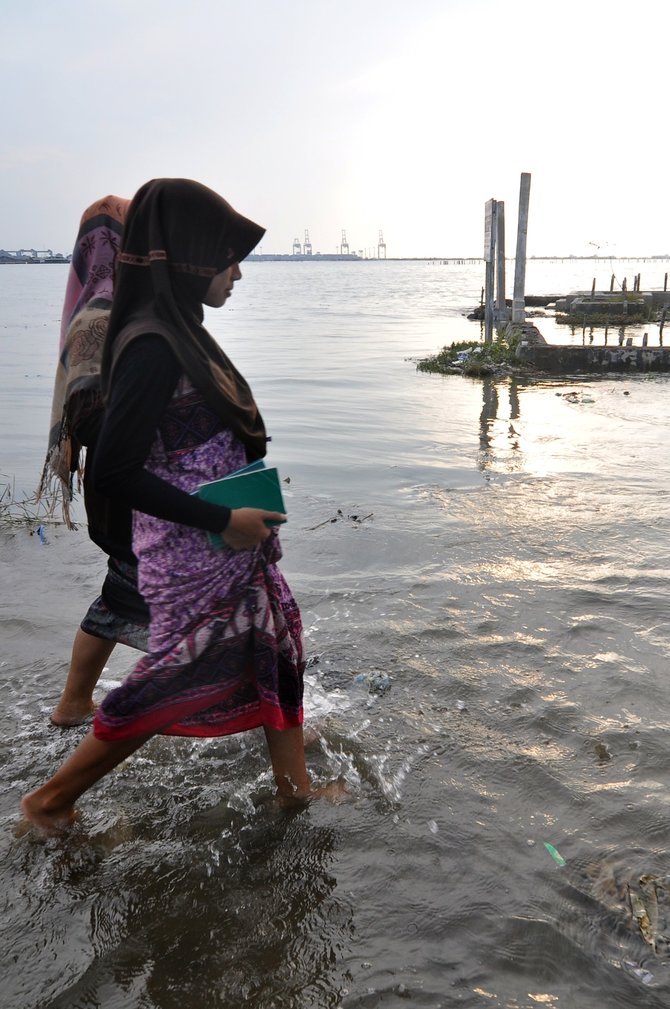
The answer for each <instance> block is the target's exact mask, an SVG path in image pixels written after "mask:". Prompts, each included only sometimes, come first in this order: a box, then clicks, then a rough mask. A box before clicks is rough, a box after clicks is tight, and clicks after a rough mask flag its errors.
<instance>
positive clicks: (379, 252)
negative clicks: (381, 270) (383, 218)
mask: <svg viewBox="0 0 670 1009" xmlns="http://www.w3.org/2000/svg"><path fill="white" fill-rule="evenodd" d="M382 252H383V253H384V255H383V256H382ZM377 259H386V242H385V241H384V232H383V231H382V230H381V228H380V230H379V241H378V242H377Z"/></svg>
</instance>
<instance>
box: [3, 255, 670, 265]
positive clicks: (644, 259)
mask: <svg viewBox="0 0 670 1009" xmlns="http://www.w3.org/2000/svg"><path fill="white" fill-rule="evenodd" d="M506 260H507V262H512V263H513V262H514V256H507V257H506ZM571 260H574V261H575V262H601V263H610V262H618V261H624V262H627V263H631V262H635V263H664V262H665V263H667V262H670V253H667V254H665V255H661V256H658V255H656V256H574V255H568V256H529V257H528V262H545V263H567V262H570V261H571ZM70 262H71V257H68V258H65V257H60V256H54V257H53V258H50V259H32V258H28V257H26V258H23V259H14V258H11V257H1V258H0V266H69V265H70ZM245 262H251V263H451V264H463V265H465V264H468V263H471V264H475V263H483V262H484V259H483V257H481V256H480V257H478V256H384V257H382V258H378V257H376V256H370V257H369V258H366V257H365V256H354V255H350V256H341V255H338V254H337V253H333V254H332V255H328V254H327V253H323V254H322V253H315V254H314V255H312V256H302V255H301V256H295V255H291V254H289V253H286V254H283V253H277V254H274V253H267V254H263V253H260V254H256V255H254V254H253V253H252V254H251V255H250V256H247V258H246V260H245Z"/></svg>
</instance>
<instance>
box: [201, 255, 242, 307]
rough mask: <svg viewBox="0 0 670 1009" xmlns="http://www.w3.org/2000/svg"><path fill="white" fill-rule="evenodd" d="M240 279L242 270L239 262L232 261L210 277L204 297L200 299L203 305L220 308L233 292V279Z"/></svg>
mask: <svg viewBox="0 0 670 1009" xmlns="http://www.w3.org/2000/svg"><path fill="white" fill-rule="evenodd" d="M241 279H242V271H241V270H240V264H239V263H233V265H232V266H229V267H228V269H227V270H224V271H223V273H217V275H216V276H215V277H212V280H211V282H210V285H209V287H208V288H207V291H206V292H205V297H204V298H203V299H202V302H203V305H207V306H208V307H209V308H221V306H222V305H223V303H224V302H226V301H227V300H228V298H229V297H230V296H231V294H232V293H233V284H234V283H235V281H236V280H241Z"/></svg>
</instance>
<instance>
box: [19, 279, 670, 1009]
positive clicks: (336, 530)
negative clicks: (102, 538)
mask: <svg viewBox="0 0 670 1009" xmlns="http://www.w3.org/2000/svg"><path fill="white" fill-rule="evenodd" d="M617 265H620V264H617ZM532 269H535V270H536V275H535V277H534V276H533V273H532ZM661 269H662V267H660V266H659V265H658V264H653V265H649V266H647V265H645V264H637V265H636V264H631V266H630V269H629V270H628V277H629V286H630V278H631V277H632V276H633V273H634V272H639V271H640V270H642V271H643V274H644V271H646V270H649V271H650V274H651V273H652V271H659V276H658V277H654V276H653V275H651V276H650V278H649V283H650V284H652V285H653V286H662V283H663V276H662V274H661V273H660V270H661ZM592 270H593V264H574V263H565V264H532V263H531V264H529V280H528V289H529V290H531V291H533V292H536V293H545V292H551V293H553V292H559V293H561V292H562V291H563V290H568V289H571V288H574V287H590V284H591V279H592ZM584 271H588V274H586V273H585V272H584ZM480 273H481V270H480V268H479V267H476V266H472V265H460V266H459V265H442V264H433V263H393V262H388V263H374V262H371V263H352V264H348V263H347V264H329V263H323V264H319V263H313V264H290V263H289V264H284V263H269V264H254V263H252V264H249V265H248V266H247V268H246V270H245V278H244V280H243V282H242V283H241V284H240V285H239V288H238V289H237V290H236V292H235V295H234V298H233V299H232V301H231V302H230V303H229V307H227V308H226V309H225V310H224V311H223V312H222V313H219V314H218V315H215V314H214V313H212V315H211V316H210V318H209V323H210V325H211V327H212V330H213V331H214V332H215V333H216V335H217V336H218V338H220V339H221V341H222V342H223V343H224V345H225V346H226V348H227V350H228V351H229V353H230V354H231V356H232V357H233V359H234V360H235V362H236V363H237V364H238V365H239V366H240V368H241V370H242V371H243V372H244V373H245V374H246V375H247V376H248V378H249V379H250V381H251V384H252V387H253V389H254V392H255V394H256V398H257V400H258V402H259V404H260V405H261V409H262V410H263V413H264V415H265V418H266V422H267V425H268V428H269V430H270V432H271V434H272V437H273V442H272V458H273V459H274V461H275V462H276V463H277V464H278V465H279V466H280V468H281V470H282V473H283V474H284V476H287V477H290V484H288V485H287V488H286V489H287V495H286V497H287V506H288V510H289V514H290V522H289V523H288V525H287V527H286V530H285V531H284V533H283V536H282V538H283V543H284V553H285V558H284V562H283V568H284V571H285V573H286V574H287V576H288V578H289V580H290V582H291V584H292V587H293V588H294V590H295V592H296V595H297V596H298V598H299V600H300V603H301V606H302V609H303V614H304V620H305V626H306V633H307V642H308V651H309V654H310V656H311V660H312V661H311V665H310V668H309V670H308V677H307V696H306V710H307V721H308V724H309V726H310V727H311V729H312V730H313V732H312V733H311V737H312V743H311V746H310V754H309V760H310V765H311V766H312V768H313V771H314V774H315V777H316V778H317V780H322V781H326V780H329V779H331V778H333V777H335V776H341V777H343V778H344V779H345V780H346V782H347V783H348V788H349V791H350V801H348V802H345V803H343V804H340V805H331V804H328V803H325V802H320V803H315V804H313V805H312V806H311V807H310V808H309V809H307V810H305V811H302V812H298V813H294V814H290V815H289V814H286V813H285V812H282V811H281V810H279V809H278V808H277V807H276V806H275V804H274V803H273V801H272V786H271V780H270V775H269V773H268V768H267V760H266V756H265V751H264V748H263V744H262V741H261V739H260V738H259V737H258V735H257V734H255V733H248V734H245V735H242V736H239V737H233V738H230V739H224V740H220V739H219V740H198V741H189V740H174V739H162V738H158V739H155V740H153V741H152V742H151V743H150V744H148V745H147V746H145V747H144V748H143V749H142V750H141V751H140V752H139V753H138V754H137V755H136V756H134V757H133V758H131V759H130V760H129V761H128V762H127V763H126V764H125V765H124V766H123V767H122V768H120V769H119V770H118V771H117V772H116V773H115V774H114V775H112V776H110V777H109V778H107V779H106V780H105V781H104V782H103V783H102V784H101V785H100V786H99V787H98V788H96V789H95V790H94V791H91V792H90V793H89V794H88V795H86V796H85V797H84V799H83V800H82V801H81V804H80V805H81V810H82V814H83V815H82V820H81V823H80V825H78V826H77V828H76V829H75V830H74V831H73V832H72V834H71V836H70V837H68V839H67V840H65V841H63V840H59V841H49V842H47V843H46V844H45V843H43V842H41V841H38V840H37V839H36V838H34V837H32V836H31V835H26V836H25V837H22V838H15V837H14V836H13V828H14V826H15V823H16V820H17V816H16V806H17V802H18V798H19V796H20V795H21V793H22V792H23V791H25V790H26V789H28V788H30V787H32V786H34V785H35V784H36V783H38V782H40V781H41V780H43V779H44V778H45V777H46V776H47V775H48V774H49V773H51V772H52V771H53V769H54V768H55V767H56V766H57V765H58V763H59V762H60V761H61V760H62V759H63V758H64V757H65V756H66V755H67V754H68V753H69V752H70V751H71V749H72V747H73V745H74V743H75V741H76V740H77V739H78V738H79V737H80V735H81V731H82V730H70V731H68V732H65V731H61V730H57V729H55V728H52V727H50V725H49V723H48V717H47V716H48V712H49V710H50V709H51V707H52V706H53V704H54V702H55V699H56V697H57V695H58V693H59V690H60V687H61V685H62V682H63V677H64V673H65V670H66V667H67V658H68V653H69V648H70V644H71V639H72V635H73V631H74V628H75V626H76V624H77V622H78V620H79V619H80V617H81V615H82V614H83V612H84V609H85V607H86V606H87V604H88V602H89V601H90V600H91V598H92V597H93V596H94V595H95V594H97V591H98V587H99V584H100V580H101V576H102V570H103V567H104V565H103V562H102V559H101V557H100V555H99V554H98V553H97V552H96V550H95V548H93V547H92V545H91V544H90V543H89V542H88V540H87V538H86V536H85V532H84V531H83V530H80V531H79V532H78V533H68V532H66V531H64V530H63V529H62V528H59V527H51V528H49V529H48V531H47V536H48V542H47V544H45V545H43V544H41V543H40V540H39V538H38V537H37V536H35V535H31V531H32V530H31V527H30V526H29V525H28V526H25V527H24V526H21V525H14V526H12V527H7V526H4V527H2V528H0V570H1V573H2V587H3V588H2V598H1V601H0V632H1V638H0V640H1V642H2V651H1V653H0V677H1V678H2V683H3V687H4V690H3V694H4V698H5V703H4V705H3V711H2V715H1V716H0V717H1V718H2V723H3V729H4V731H3V733H2V737H1V738H2V743H0V764H1V767H2V780H3V789H2V801H1V804H0V816H1V826H2V830H1V831H0V874H1V879H2V887H1V888H0V893H1V894H2V896H1V897H0V901H1V902H2V915H1V916H0V930H1V933H0V935H1V938H0V943H1V948H2V962H3V966H4V969H3V992H2V1000H1V1004H2V1006H3V1009H47V1007H48V1009H89V1007H91V1009H98V1007H99V1009H116V1007H118V1009H122V1007H123V1009H125V1007H129V1006H133V1007H134V1006H137V1007H140V1009H172V1007H173V1006H174V1007H179V1009H196V1007H197V1009H200V1007H203V1006H207V1007H218V1006H221V1007H223V1006H225V1007H227V1009H228V1007H235V1006H242V1005H246V1004H249V1005H254V1006H256V1007H258V1009H270V1007H300V1009H302V1007H338V1006H342V1007H347V1009H348V1007H354V1006H364V1007H374V1006H404V1005H414V1006H420V1007H438V1006H442V1007H445V1009H447V1007H451V1006H456V1005H458V1006H461V1005H462V1006H468V1007H470V1006H472V1007H479V1006H491V1007H495V1006H500V1007H515V1009H517V1007H519V1009H520V1007H524V1009H525V1007H535V1006H537V1005H550V1006H554V1007H561V1006H563V1007H566V1009H596V1007H598V1009H602V1007H604V1006H606V1007H607V1009H610V1007H612V1009H614V1007H618V1006H620V1007H631V1006H640V1007H649V1009H654V1007H664V1006H667V1005H668V1004H669V1003H670V967H669V966H668V952H667V946H668V943H667V941H664V938H663V936H664V935H665V936H670V903H669V900H670V898H669V897H668V891H666V884H667V885H668V886H670V876H669V875H668V874H669V873H670V865H669V863H668V852H669V843H668V838H669V831H670V807H669V804H668V779H669V777H670V775H669V767H670V753H669V742H668V731H667V722H668V718H667V711H668V704H669V702H670V688H669V687H668V680H667V670H668V656H669V654H670V621H669V619H668V606H667V594H668V587H669V584H670V548H669V546H668V535H667V525H668V505H669V495H670V454H669V453H668V450H667V445H666V441H667V437H666V433H665V426H664V421H665V415H666V410H667V401H668V394H669V393H670V388H669V385H668V380H667V379H666V378H665V377H652V378H637V379H636V378H623V379H622V378H606V379H601V380H594V381H590V380H584V379H580V380H561V381H553V382H537V383H530V384H524V383H521V382H517V381H510V380H506V381H501V382H497V383H491V382H487V383H482V382H480V381H475V380H468V379H461V378H459V377H453V376H449V377H439V376H431V375H427V374H422V373H419V372H417V371H416V369H415V365H414V360H415V359H416V358H417V357H420V356H424V355H426V354H429V353H432V352H434V351H436V350H438V349H439V348H440V347H441V346H442V345H443V344H445V343H450V342H452V341H453V340H457V339H468V338H472V336H473V333H474V334H475V335H476V334H477V333H478V326H477V324H473V323H470V322H468V321H467V320H466V319H465V318H464V313H466V312H467V311H469V310H470V309H471V308H472V307H473V305H474V304H475V303H476V302H477V301H478V299H479V291H480V287H481V276H480ZM606 273H607V276H603V277H602V278H601V281H600V283H601V286H605V285H606V284H607V285H608V284H609V265H608V266H607V270H606ZM64 284H65V273H64V271H63V269H62V268H59V267H52V266H45V267H30V268H26V267H3V268H2V269H1V270H0V288H1V289H2V304H3V312H2V318H1V319H0V347H1V349H0V453H1V454H0V472H1V473H4V474H8V475H11V477H12V478H14V480H15V486H16V490H17V492H18V491H19V490H21V489H23V488H25V489H32V487H33V486H34V484H35V482H36V479H37V475H38V473H39V469H40V466H41V462H42V456H43V452H44V447H45V445H44V442H45V431H46V427H47V426H48V414H49V401H50V395H51V383H52V376H53V367H54V358H55V346H56V340H57V337H56V332H57V325H58V317H59V311H60V303H61V299H62V293H63V288H64ZM643 286H644V277H643ZM544 325H545V324H544V323H540V327H541V328H543V327H544ZM546 326H547V330H548V331H549V333H550V334H551V332H553V330H552V326H553V322H551V320H549V321H548V322H547V323H546ZM473 327H474V330H473ZM634 335H635V334H634ZM581 337H582V334H581V333H579V334H576V338H578V339H581ZM650 342H654V341H653V339H652V340H650ZM134 657H135V655H134V653H133V652H132V651H131V650H129V649H126V648H123V647H119V648H118V649H117V650H116V651H115V652H114V654H113V655H112V658H111V660H110V663H109V668H108V669H107V670H106V672H105V674H104V678H103V682H102V683H101V685H100V694H101V695H102V694H103V693H104V691H105V690H106V689H109V687H111V686H113V685H114V684H115V683H117V682H119V680H120V679H121V678H122V677H123V676H124V675H125V673H126V672H127V671H128V669H129V668H131V666H132V663H133V661H134ZM545 842H546V843H549V844H550V845H552V846H553V848H554V849H555V852H558V854H557V855H556V854H555V855H554V856H552V854H551V852H550V851H549V850H548V849H547V848H546V847H545ZM556 859H558V861H557V860H556ZM559 862H561V863H564V864H559ZM646 877H652V879H651V880H649V879H647V878H646ZM641 879H642V882H641ZM644 915H646V916H647V917H646V921H645V918H644ZM645 936H646V938H645Z"/></svg>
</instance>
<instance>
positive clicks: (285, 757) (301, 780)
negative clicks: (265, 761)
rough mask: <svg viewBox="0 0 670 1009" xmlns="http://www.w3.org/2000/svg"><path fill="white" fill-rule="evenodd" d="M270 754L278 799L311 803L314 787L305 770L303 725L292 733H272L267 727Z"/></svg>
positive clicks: (292, 729) (266, 726)
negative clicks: (300, 800)
mask: <svg viewBox="0 0 670 1009" xmlns="http://www.w3.org/2000/svg"><path fill="white" fill-rule="evenodd" d="M263 728H264V730H265V738H266V740H267V744H268V750H269V751H270V760H271V761H272V771H273V773H274V777H275V782H276V784H277V795H278V796H280V797H281V798H285V799H308V798H309V797H310V795H311V794H312V787H311V781H310V777H309V774H308V773H307V767H306V766H305V745H304V741H303V735H302V725H297V726H295V727H294V728H291V729H283V730H281V731H280V730H279V729H271V728H270V726H268V725H264V726H263Z"/></svg>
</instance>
